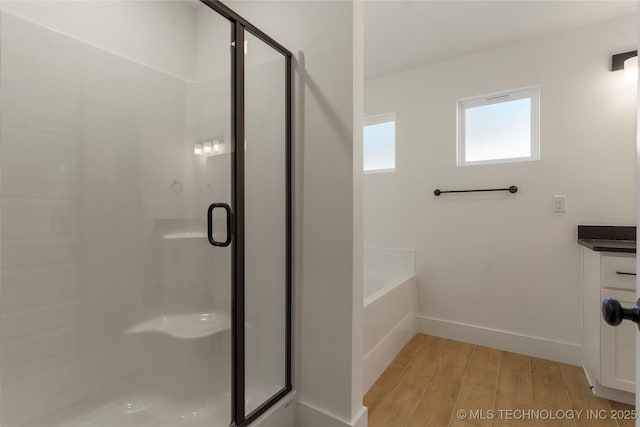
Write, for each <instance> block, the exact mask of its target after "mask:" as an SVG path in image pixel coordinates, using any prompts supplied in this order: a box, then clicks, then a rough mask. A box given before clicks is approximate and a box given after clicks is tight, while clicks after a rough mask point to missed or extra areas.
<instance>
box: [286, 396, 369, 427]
mask: <svg viewBox="0 0 640 427" xmlns="http://www.w3.org/2000/svg"><path fill="white" fill-rule="evenodd" d="M296 409H297V414H296V427H367V408H366V407H364V406H363V407H362V408H360V411H358V414H357V415H356V416H355V417H354V418H353V420H351V421H345V420H342V419H340V418H338V417H336V416H334V415H332V414H329V413H328V412H325V411H323V410H322V409H319V408H316V407H315V406H313V405H311V404H308V403H305V402H300V401H298V405H297V408H296Z"/></svg>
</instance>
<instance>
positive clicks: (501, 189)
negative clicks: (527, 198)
mask: <svg viewBox="0 0 640 427" xmlns="http://www.w3.org/2000/svg"><path fill="white" fill-rule="evenodd" d="M479 191H480V192H482V191H508V192H509V193H512V194H513V193H515V192H517V191H518V187H516V186H515V185H512V186H511V187H509V188H487V189H482V190H449V191H443V190H438V189H436V190H434V192H433V194H435V195H436V196H439V195H441V194H444V193H476V192H479Z"/></svg>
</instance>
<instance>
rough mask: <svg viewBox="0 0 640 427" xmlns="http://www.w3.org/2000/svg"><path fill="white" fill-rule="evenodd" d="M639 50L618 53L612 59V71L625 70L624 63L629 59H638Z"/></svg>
mask: <svg viewBox="0 0 640 427" xmlns="http://www.w3.org/2000/svg"><path fill="white" fill-rule="evenodd" d="M637 56H638V51H637V50H630V51H629V52H623V53H617V54H615V55H613V56H612V57H611V71H618V70H624V62H625V61H626V60H627V59H630V58H633V57H637Z"/></svg>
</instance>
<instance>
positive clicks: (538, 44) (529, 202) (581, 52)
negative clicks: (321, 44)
mask: <svg viewBox="0 0 640 427" xmlns="http://www.w3.org/2000/svg"><path fill="white" fill-rule="evenodd" d="M636 35H637V22H636V17H635V15H626V16H622V17H619V18H615V19H612V20H608V21H604V22H599V23H596V24H592V25H589V26H585V27H580V28H577V29H574V30H571V31H567V32H563V33H558V34H553V35H548V36H545V37H540V38H536V39H528V40H524V41H520V42H517V43H513V44H509V45H505V46H501V47H497V48H493V49H489V50H485V51H480V52H477V53H474V54H471V55H467V56H463V57H459V58H456V59H453V60H449V61H446V62H441V63H437V64H433V65H430V66H424V67H420V68H413V69H409V70H405V71H403V72H400V73H396V74H391V75H387V76H382V77H379V78H375V79H371V80H368V81H366V84H365V112H366V115H375V114H380V113H386V112H395V113H396V118H397V122H396V132H397V134H396V138H397V148H396V171H395V172H394V173H379V174H367V175H365V244H366V245H370V246H383V247H401V248H404V247H407V248H415V249H416V269H417V277H418V286H419V290H418V293H419V308H418V311H419V316H420V318H419V321H420V326H421V328H422V330H423V331H425V332H431V333H436V334H443V335H446V336H450V337H452V338H459V339H465V340H471V341H476V342H480V343H482V344H485V345H494V346H499V347H503V348H509V349H511V350H514V351H520V352H524V353H529V354H533V355H539V356H543V357H549V358H552V359H559V360H566V361H571V362H576V363H577V362H579V348H580V345H581V341H582V336H581V321H580V319H581V315H580V313H581V310H582V308H581V301H582V298H581V286H580V264H579V250H578V246H577V244H576V226H577V225H578V224H634V223H635V220H636V219H635V201H636V187H635V178H634V177H635V145H634V135H635V103H636V89H635V87H634V84H633V83H631V84H630V83H625V82H624V79H623V75H622V73H620V72H617V73H612V72H609V71H608V68H609V62H610V58H611V54H613V53H619V52H624V51H627V50H632V49H635V46H636V42H637V38H636ZM530 85H540V86H541V160H540V161H536V162H526V163H515V164H500V165H483V166H468V167H456V100H457V99H460V98H464V97H468V96H473V95H481V94H485V93H490V92H495V91H499V90H503V89H512V88H519V87H524V86H530ZM510 185H517V186H518V188H519V191H518V193H517V194H514V195H511V194H509V193H488V194H466V195H442V196H440V197H437V198H436V197H435V196H434V195H433V190H434V189H436V188H440V189H443V190H446V189H467V188H483V187H485V188H491V187H508V186H510ZM554 194H564V195H567V200H568V211H567V212H566V213H554V212H552V208H551V196H552V195H554Z"/></svg>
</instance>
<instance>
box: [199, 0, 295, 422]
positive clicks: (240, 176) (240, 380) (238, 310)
mask: <svg viewBox="0 0 640 427" xmlns="http://www.w3.org/2000/svg"><path fill="white" fill-rule="evenodd" d="M200 1H201V2H202V3H204V4H205V5H206V6H208V7H210V8H211V9H213V10H214V11H216V12H218V13H219V14H220V15H222V16H224V17H225V18H227V19H228V20H229V21H230V23H231V38H230V41H231V46H232V49H231V93H232V96H231V132H232V138H231V140H232V141H233V145H234V150H233V153H234V154H235V156H234V161H233V172H232V188H233V190H232V201H233V206H234V212H233V216H234V219H235V221H234V222H235V227H234V237H233V240H232V257H233V268H232V280H231V281H232V285H231V305H232V316H231V331H232V333H231V335H232V350H231V365H232V366H231V375H232V381H231V406H232V408H231V425H232V426H237V427H245V426H248V425H249V424H251V423H252V422H253V421H255V420H256V419H257V418H258V417H259V416H260V415H262V414H263V413H264V412H266V411H267V410H268V409H269V408H271V407H272V406H273V405H275V404H276V403H277V402H278V401H280V400H281V399H282V398H283V397H284V396H286V395H287V394H288V393H289V392H290V391H291V390H292V389H293V386H292V380H291V370H292V356H291V353H292V344H291V336H292V326H291V324H292V165H291V162H292V154H291V147H292V76H291V67H292V57H293V55H292V54H291V52H289V51H288V50H287V49H286V48H284V47H283V46H282V45H281V44H279V43H278V42H276V41H275V40H273V39H272V38H271V37H269V36H268V35H267V34H265V33H264V32H262V31H261V30H260V29H258V28H257V27H256V26H255V25H253V24H251V23H250V22H249V21H247V20H246V19H244V18H243V17H241V16H240V15H238V14H237V13H235V12H234V11H233V10H231V9H230V8H229V7H227V6H226V5H225V4H223V3H222V2H220V1H218V0H200ZM245 31H247V32H249V33H250V34H252V35H253V36H255V37H257V38H258V39H259V40H261V41H262V42H264V43H266V44H267V45H269V46H270V47H271V48H273V49H274V50H276V51H277V52H279V53H280V54H282V55H283V56H284V57H285V61H286V66H285V79H286V83H285V87H286V89H285V90H286V94H285V97H286V98H285V109H286V111H285V127H286V131H285V138H286V141H285V144H286V165H287V166H286V167H287V170H286V216H287V218H286V234H287V235H286V284H285V286H286V307H285V310H286V332H285V337H286V339H285V345H286V349H285V357H286V374H285V386H284V388H282V389H281V390H280V391H278V392H277V393H276V394H274V395H273V396H271V398H269V400H267V401H266V402H264V403H263V404H262V405H260V406H259V407H258V408H256V409H255V410H254V411H253V412H251V413H250V414H245V392H246V390H245V379H246V378H245V360H246V358H245V330H244V325H245V282H244V273H245V270H244V268H245V265H244V249H245V248H244V232H245V230H244V226H245V223H244V220H245V210H244V207H245V203H244V202H245V200H244V197H245V181H244V177H245V155H244V149H243V148H244V147H243V146H244V144H243V143H240V142H239V141H244V138H245V79H244V77H245V58H244V41H245V37H244V35H245Z"/></svg>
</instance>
